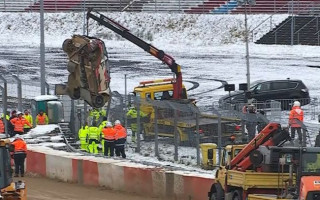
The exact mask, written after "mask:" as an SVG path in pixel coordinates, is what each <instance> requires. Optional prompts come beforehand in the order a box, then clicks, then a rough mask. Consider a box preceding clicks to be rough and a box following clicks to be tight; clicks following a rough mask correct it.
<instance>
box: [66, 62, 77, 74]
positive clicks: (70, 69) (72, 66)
mask: <svg viewBox="0 0 320 200" xmlns="http://www.w3.org/2000/svg"><path fill="white" fill-rule="evenodd" d="M76 67H77V64H76V63H74V62H72V61H69V62H68V65H67V69H68V72H70V73H73V72H74V71H75V69H76Z"/></svg>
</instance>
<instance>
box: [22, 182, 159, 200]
mask: <svg viewBox="0 0 320 200" xmlns="http://www.w3.org/2000/svg"><path fill="white" fill-rule="evenodd" d="M17 180H24V181H25V182H26V185H27V198H28V200H54V199H59V200H87V199H88V200H89V199H90V200H104V199H106V200H107V199H108V200H109V199H110V200H124V199H130V200H156V198H147V197H141V196H137V195H135V194H129V193H119V192H115V191H112V190H107V189H105V188H101V187H91V186H82V185H78V184H71V183H64V182H59V181H57V180H50V179H46V178H40V177H25V178H19V179H17Z"/></svg>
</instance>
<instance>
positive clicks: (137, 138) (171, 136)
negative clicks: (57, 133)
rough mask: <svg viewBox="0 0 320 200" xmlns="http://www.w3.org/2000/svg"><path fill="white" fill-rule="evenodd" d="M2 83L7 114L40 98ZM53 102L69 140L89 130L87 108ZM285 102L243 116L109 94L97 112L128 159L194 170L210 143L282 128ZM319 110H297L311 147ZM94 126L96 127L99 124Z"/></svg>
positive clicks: (238, 110)
mask: <svg viewBox="0 0 320 200" xmlns="http://www.w3.org/2000/svg"><path fill="white" fill-rule="evenodd" d="M0 78H1V77H0ZM2 78H4V80H6V81H7V93H8V98H7V110H8V111H11V110H13V109H16V110H23V109H31V108H32V99H33V98H34V97H35V96H37V95H40V94H41V92H40V91H41V90H40V84H38V85H37V84H36V83H32V84H30V82H29V81H24V80H20V79H19V78H18V79H17V78H12V77H2ZM1 80H2V81H0V86H1V88H3V87H4V81H3V79H1ZM17 80H19V81H17ZM20 88H21V90H20ZM3 89H4V88H3ZM46 92H47V94H53V93H54V86H53V85H52V86H51V85H50V86H48V87H47V90H46ZM2 94H4V93H3V91H2V93H1V101H0V107H1V108H3V106H4V102H3V100H2V99H3V98H2V97H3V96H2ZM59 100H60V101H61V102H63V106H64V117H65V121H66V122H69V123H70V129H71V130H72V133H73V137H74V138H77V132H78V130H79V128H80V126H81V125H84V124H85V123H88V124H89V125H90V120H88V119H90V118H89V117H88V116H89V112H90V110H92V108H91V107H90V106H89V105H87V104H85V103H84V102H83V101H82V100H71V99H70V98H69V97H66V96H60V97H59ZM287 101H289V100H277V101H270V102H267V103H258V102H254V106H255V108H256V110H257V112H256V113H250V112H248V113H243V110H242V108H243V107H244V106H245V104H243V103H242V104H228V103H224V104H221V102H220V104H219V103H218V102H216V103H213V104H212V106H206V107H205V108H203V107H201V106H198V105H195V103H194V102H191V101H189V100H185V101H174V100H151V99H143V98H141V97H136V96H124V95H121V94H119V93H118V92H113V93H112V100H111V102H110V104H109V105H106V107H104V108H103V109H104V110H106V111H107V113H108V115H107V117H108V121H111V122H114V121H115V120H120V121H121V122H122V124H123V125H124V126H126V128H127V130H128V138H127V150H128V151H129V152H131V153H132V154H131V155H134V153H138V154H140V155H141V156H144V157H150V158H151V157H152V158H157V159H158V160H160V161H172V162H176V163H183V164H185V165H191V166H196V165H203V164H204V163H203V162H204V161H203V154H202V153H201V151H202V150H203V148H201V147H203V146H205V145H206V144H207V143H215V144H216V145H217V148H218V149H220V148H222V147H223V146H225V145H227V144H233V143H243V142H247V141H248V140H249V138H250V134H249V132H250V131H253V133H254V134H257V133H258V132H259V130H260V129H261V127H263V126H265V125H266V124H267V123H268V122H269V121H272V122H278V123H280V124H282V125H283V126H284V127H285V126H286V125H287V124H288V115H289V110H286V109H283V106H282V104H283V103H285V104H287V103H288V102H287ZM291 101H292V100H291ZM19 104H20V105H19ZM290 105H291V104H290ZM319 106H320V102H319V98H311V100H310V102H309V103H308V104H307V105H303V106H302V109H303V110H304V112H305V121H307V122H308V123H305V124H304V125H305V127H306V131H307V133H306V134H307V144H308V145H313V144H314V139H315V136H316V134H317V133H318V132H319V123H318V122H317V120H318V119H317V118H318V116H317V115H318V114H319V113H320V112H319V111H320V108H319ZM19 107H21V109H20V108H19ZM2 110H3V109H2ZM204 111H205V112H204ZM260 111H264V113H261V112H260ZM99 120H100V122H101V121H102V118H100V119H99ZM250 127H251V128H250ZM249 129H250V130H249Z"/></svg>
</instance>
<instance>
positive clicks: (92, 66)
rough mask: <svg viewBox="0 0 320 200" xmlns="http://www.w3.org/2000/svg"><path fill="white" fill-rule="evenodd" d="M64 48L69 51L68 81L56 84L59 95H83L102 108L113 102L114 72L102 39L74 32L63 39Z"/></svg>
mask: <svg viewBox="0 0 320 200" xmlns="http://www.w3.org/2000/svg"><path fill="white" fill-rule="evenodd" d="M62 49H63V51H64V52H66V53H67V55H68V59H69V61H68V64H67V69H68V71H69V73H70V74H69V76H68V82H67V85H61V84H60V85H56V88H55V92H56V95H69V96H70V97H71V98H72V99H83V100H85V101H86V102H87V103H88V104H89V105H90V106H92V107H95V108H101V107H103V106H104V105H105V104H106V103H108V102H109V100H110V98H111V96H110V95H111V92H110V87H109V86H110V76H109V66H108V56H107V51H106V48H105V44H104V42H103V41H102V40H100V39H98V38H94V37H89V36H82V35H74V36H72V38H71V39H66V40H65V41H64V42H63V45H62Z"/></svg>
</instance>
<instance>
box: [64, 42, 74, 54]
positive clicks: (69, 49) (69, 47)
mask: <svg viewBox="0 0 320 200" xmlns="http://www.w3.org/2000/svg"><path fill="white" fill-rule="evenodd" d="M62 49H63V51H64V52H66V53H70V52H72V51H73V49H74V45H73V44H72V40H71V39H66V40H65V41H64V42H63V44H62Z"/></svg>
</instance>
